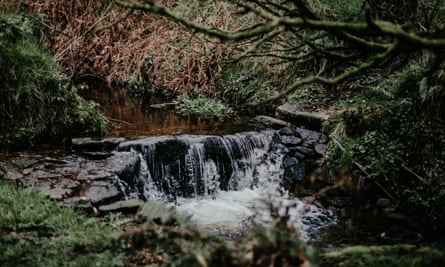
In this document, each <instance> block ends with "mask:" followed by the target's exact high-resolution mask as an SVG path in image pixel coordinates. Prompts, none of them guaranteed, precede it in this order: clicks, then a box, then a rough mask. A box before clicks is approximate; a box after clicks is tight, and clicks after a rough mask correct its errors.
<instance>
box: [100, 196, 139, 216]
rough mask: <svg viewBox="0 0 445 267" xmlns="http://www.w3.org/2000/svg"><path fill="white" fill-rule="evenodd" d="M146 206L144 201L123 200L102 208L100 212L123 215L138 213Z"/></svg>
mask: <svg viewBox="0 0 445 267" xmlns="http://www.w3.org/2000/svg"><path fill="white" fill-rule="evenodd" d="M143 204H144V201H142V200H140V199H130V200H122V201H117V202H114V203H111V204H109V205H102V206H100V207H99V208H98V209H99V212H102V213H107V212H122V213H136V212H137V211H138V210H139V208H140V207H141V206H142V205H143Z"/></svg>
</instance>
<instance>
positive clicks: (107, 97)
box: [80, 88, 253, 138]
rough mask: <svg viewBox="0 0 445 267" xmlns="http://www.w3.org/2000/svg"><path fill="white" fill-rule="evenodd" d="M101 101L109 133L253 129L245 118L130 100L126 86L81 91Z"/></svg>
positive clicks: (209, 131)
mask: <svg viewBox="0 0 445 267" xmlns="http://www.w3.org/2000/svg"><path fill="white" fill-rule="evenodd" d="M80 93H81V95H82V96H83V97H84V98H86V99H88V100H94V101H96V102H97V103H99V104H100V108H101V111H102V112H103V114H104V115H105V117H106V118H107V120H108V124H109V128H108V132H107V136H108V137H127V138H132V137H133V138H135V137H139V136H156V135H165V134H184V133H190V134H229V133H235V132H240V131H246V130H252V129H253V127H252V126H248V125H247V121H246V119H241V120H237V121H231V122H216V121H206V120H202V119H200V118H197V117H195V116H181V115H179V114H177V113H176V112H175V107H174V106H173V105H171V103H170V104H167V105H152V106H156V107H152V106H150V105H147V106H143V105H141V104H138V103H132V102H131V101H129V99H130V96H129V94H128V93H127V91H126V90H119V89H115V90H110V89H103V88H98V89H94V88H93V89H89V90H88V91H82V92H80Z"/></svg>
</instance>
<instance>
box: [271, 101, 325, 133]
mask: <svg viewBox="0 0 445 267" xmlns="http://www.w3.org/2000/svg"><path fill="white" fill-rule="evenodd" d="M276 113H277V116H279V117H280V118H282V119H284V120H285V121H289V122H291V123H292V124H294V125H296V126H306V127H308V128H311V129H314V130H320V129H321V127H322V125H323V122H325V121H327V120H328V119H329V114H328V113H327V112H306V111H301V110H298V108H297V107H296V106H293V105H291V104H288V103H286V104H283V105H281V106H279V107H278V108H277V109H276Z"/></svg>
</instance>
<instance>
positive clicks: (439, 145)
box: [325, 68, 445, 238]
mask: <svg viewBox="0 0 445 267" xmlns="http://www.w3.org/2000/svg"><path fill="white" fill-rule="evenodd" d="M423 74H424V72H423V71H422V69H419V68H407V69H406V70H404V71H402V72H401V73H398V74H396V75H393V76H391V79H390V80H387V81H384V82H382V83H381V84H380V85H379V86H378V87H377V88H376V89H373V90H368V93H366V94H359V95H358V96H357V97H356V98H355V99H352V100H348V101H347V103H346V106H347V107H348V108H350V109H349V111H348V112H345V113H343V114H342V115H341V121H342V123H343V124H344V125H343V129H344V130H343V131H339V130H337V131H336V132H334V134H333V135H332V137H333V139H334V140H335V142H334V145H333V146H331V149H330V150H329V151H328V152H327V154H326V156H325V162H326V164H327V166H328V168H329V169H330V170H337V169H346V170H348V171H349V173H351V174H352V175H353V177H355V178H356V179H357V181H363V180H362V179H363V178H364V179H365V180H366V181H369V183H367V184H368V185H369V184H372V185H373V187H374V188H376V189H375V190H370V191H368V192H366V191H361V197H362V198H363V199H364V200H365V201H371V204H372V205H375V204H376V203H375V201H376V200H377V199H378V198H379V197H389V198H391V199H393V203H392V205H393V206H392V207H393V209H392V211H391V212H393V211H394V212H398V213H400V214H404V216H406V217H407V218H409V221H412V222H415V223H414V224H413V225H412V227H415V231H419V232H422V233H423V234H424V235H425V236H426V237H431V238H434V236H435V235H437V234H440V233H443V229H444V225H445V214H444V213H443V211H440V210H443V202H444V201H445V197H444V192H445V182H444V181H445V169H444V168H443V166H445V153H444V152H443V151H444V150H445V128H444V127H443V122H440V121H438V120H435V119H434V118H433V117H431V116H428V112H425V111H424V110H422V109H419V107H418V106H417V105H414V104H413V103H417V101H416V100H415V99H418V98H416V97H418V96H419V93H418V92H419V83H418V82H416V81H418V80H419V79H418V78H419V77H422V75H423ZM420 87H421V86H420ZM369 93H371V94H372V95H373V97H367V95H369ZM344 105H345V104H343V106H344ZM359 184H361V185H363V183H359ZM362 189H363V188H360V190H362ZM373 201H374V202H373ZM425 223H427V224H429V225H431V227H429V228H428V229H424V228H422V227H421V225H423V224H425Z"/></svg>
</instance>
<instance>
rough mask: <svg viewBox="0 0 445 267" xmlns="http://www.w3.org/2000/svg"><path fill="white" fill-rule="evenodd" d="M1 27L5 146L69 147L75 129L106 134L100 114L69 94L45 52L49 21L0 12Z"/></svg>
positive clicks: (0, 136) (0, 140)
mask: <svg viewBox="0 0 445 267" xmlns="http://www.w3.org/2000/svg"><path fill="white" fill-rule="evenodd" d="M0 25H1V28H0V55H1V56H0V80H1V81H2V84H1V87H0V147H2V148H13V149H18V148H24V147H28V146H29V145H33V144H38V143H41V142H44V143H51V144H63V143H69V142H70V138H71V133H70V131H71V129H72V128H73V127H74V126H75V125H82V129H79V130H91V129H93V130H94V131H96V132H101V131H103V124H104V122H103V118H101V115H100V114H99V113H98V111H97V110H96V109H95V107H94V106H91V105H85V101H84V100H83V99H81V98H80V97H78V96H77V95H76V93H75V92H74V91H73V89H72V88H71V90H70V89H69V88H70V86H69V81H68V79H67V77H66V76H65V75H63V74H62V73H61V72H60V70H59V67H58V66H57V64H56V63H55V62H54V60H53V58H52V55H51V53H50V52H49V51H48V50H47V49H46V48H45V47H44V41H45V38H46V35H45V32H46V29H47V24H46V21H45V20H44V19H42V18H41V17H39V16H37V15H32V14H13V13H9V12H6V11H4V10H0ZM91 118H95V119H94V120H93V121H92V120H91ZM86 120H88V122H87V121H86Z"/></svg>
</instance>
